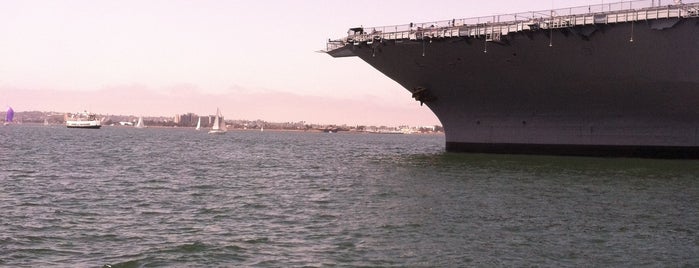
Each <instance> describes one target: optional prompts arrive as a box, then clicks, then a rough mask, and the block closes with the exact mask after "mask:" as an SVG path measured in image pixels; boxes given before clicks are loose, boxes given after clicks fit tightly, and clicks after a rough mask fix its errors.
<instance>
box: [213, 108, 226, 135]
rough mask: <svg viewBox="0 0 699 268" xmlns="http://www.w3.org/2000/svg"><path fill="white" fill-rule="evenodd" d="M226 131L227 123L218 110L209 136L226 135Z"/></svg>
mask: <svg viewBox="0 0 699 268" xmlns="http://www.w3.org/2000/svg"><path fill="white" fill-rule="evenodd" d="M226 131H227V129H226V122H225V120H223V116H222V115H221V110H219V109H218V108H216V117H215V118H214V124H213V126H211V130H209V134H224V133H226Z"/></svg>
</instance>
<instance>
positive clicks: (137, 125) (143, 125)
mask: <svg viewBox="0 0 699 268" xmlns="http://www.w3.org/2000/svg"><path fill="white" fill-rule="evenodd" d="M145 127H146V125H145V124H144V123H143V116H139V117H138V123H136V126H135V128H145Z"/></svg>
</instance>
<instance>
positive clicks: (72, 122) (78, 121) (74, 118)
mask: <svg viewBox="0 0 699 268" xmlns="http://www.w3.org/2000/svg"><path fill="white" fill-rule="evenodd" d="M66 127H68V128H100V127H102V123H101V122H100V120H98V119H97V115H95V114H92V113H88V112H87V111H83V112H82V113H76V114H72V115H70V116H68V114H66Z"/></svg>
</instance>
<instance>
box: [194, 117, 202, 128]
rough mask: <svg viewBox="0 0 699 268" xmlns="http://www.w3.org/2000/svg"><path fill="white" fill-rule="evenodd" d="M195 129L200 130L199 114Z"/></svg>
mask: <svg viewBox="0 0 699 268" xmlns="http://www.w3.org/2000/svg"><path fill="white" fill-rule="evenodd" d="M195 129H196V130H201V116H200V117H199V120H197V128H195Z"/></svg>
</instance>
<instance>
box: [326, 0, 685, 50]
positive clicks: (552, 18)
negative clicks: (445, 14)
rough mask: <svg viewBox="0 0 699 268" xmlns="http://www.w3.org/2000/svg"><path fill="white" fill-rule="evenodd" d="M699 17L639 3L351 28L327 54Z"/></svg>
mask: <svg viewBox="0 0 699 268" xmlns="http://www.w3.org/2000/svg"><path fill="white" fill-rule="evenodd" d="M680 17H699V0H685V1H677V0H636V1H621V2H615V3H607V4H598V5H590V6H578V7H570V8H561V9H552V10H543V11H529V12H521V13H514V14H501V15H492V16H484V17H475V18H465V19H452V20H443V21H434V22H423V23H409V24H401V25H391V26H380V27H357V28H351V29H350V30H349V31H348V33H347V36H346V37H345V38H342V39H339V40H328V43H327V51H331V50H334V49H337V48H340V47H343V46H345V45H346V44H348V43H355V44H359V43H363V42H366V43H372V42H374V41H379V40H382V39H387V40H398V39H410V40H419V39H425V38H444V37H457V36H468V37H483V36H485V37H486V40H488V41H497V40H499V39H500V37H502V36H504V35H507V34H509V33H511V32H519V31H523V30H535V29H554V28H566V27H573V26H579V25H589V24H606V23H619V22H630V21H642V20H650V19H662V18H680Z"/></svg>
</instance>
